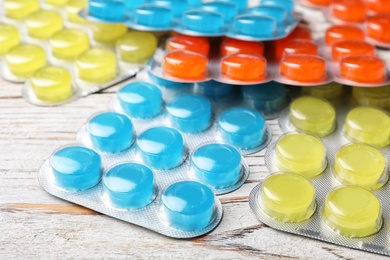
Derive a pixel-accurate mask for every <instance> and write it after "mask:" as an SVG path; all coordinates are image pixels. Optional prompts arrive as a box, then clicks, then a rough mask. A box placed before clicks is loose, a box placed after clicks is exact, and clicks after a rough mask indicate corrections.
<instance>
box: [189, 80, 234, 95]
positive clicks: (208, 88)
mask: <svg viewBox="0 0 390 260" xmlns="http://www.w3.org/2000/svg"><path fill="white" fill-rule="evenodd" d="M232 91H233V85H231V84H226V83H221V82H218V81H215V80H209V81H204V82H199V83H197V84H196V85H195V86H194V92H195V93H198V94H201V95H204V96H207V97H209V98H213V99H218V98H223V97H226V96H227V95H229V94H231V93H232Z"/></svg>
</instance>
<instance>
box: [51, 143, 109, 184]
mask: <svg viewBox="0 0 390 260" xmlns="http://www.w3.org/2000/svg"><path fill="white" fill-rule="evenodd" d="M50 166H51V169H52V172H53V177H54V179H55V182H56V184H57V185H58V186H59V187H61V188H64V189H67V190H75V191H80V190H86V189H89V188H92V187H93V186H95V185H96V184H98V183H99V181H100V179H101V173H100V171H101V170H100V167H101V159H100V156H99V154H97V153H96V152H95V151H94V150H92V149H89V148H86V147H82V146H68V147H64V148H61V149H59V150H57V151H56V152H55V153H54V154H53V155H52V156H51V157H50Z"/></svg>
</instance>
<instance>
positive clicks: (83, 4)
mask: <svg viewBox="0 0 390 260" xmlns="http://www.w3.org/2000/svg"><path fill="white" fill-rule="evenodd" d="M87 5H88V0H69V1H68V3H67V4H66V6H65V11H66V14H67V16H68V21H69V22H71V23H75V24H80V25H83V24H89V21H88V20H86V19H84V18H83V17H81V16H79V14H78V13H79V12H80V11H81V10H83V9H85V8H87Z"/></svg>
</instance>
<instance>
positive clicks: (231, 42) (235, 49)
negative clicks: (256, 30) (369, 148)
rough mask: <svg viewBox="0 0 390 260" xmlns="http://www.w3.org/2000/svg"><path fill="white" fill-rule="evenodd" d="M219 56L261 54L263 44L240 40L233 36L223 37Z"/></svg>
mask: <svg viewBox="0 0 390 260" xmlns="http://www.w3.org/2000/svg"><path fill="white" fill-rule="evenodd" d="M220 53H221V57H224V56H227V55H231V54H235V53H246V54H252V55H263V54H264V44H263V43H262V42H257V41H256V42H252V41H242V40H238V39H233V38H227V37H226V38H224V39H223V41H222V43H221V47H220Z"/></svg>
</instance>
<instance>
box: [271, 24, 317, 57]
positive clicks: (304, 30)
mask: <svg viewBox="0 0 390 260" xmlns="http://www.w3.org/2000/svg"><path fill="white" fill-rule="evenodd" d="M295 39H302V40H310V41H311V32H310V30H309V29H308V27H307V26H306V25H302V24H299V25H298V26H297V27H295V29H294V30H293V31H292V32H291V33H290V34H289V35H288V36H287V37H285V38H282V39H279V40H274V41H272V42H271V47H272V50H273V53H272V54H273V57H274V59H275V60H277V61H279V60H280V59H281V58H282V57H283V53H284V49H285V48H286V46H287V45H288V43H289V42H290V41H291V40H295Z"/></svg>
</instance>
